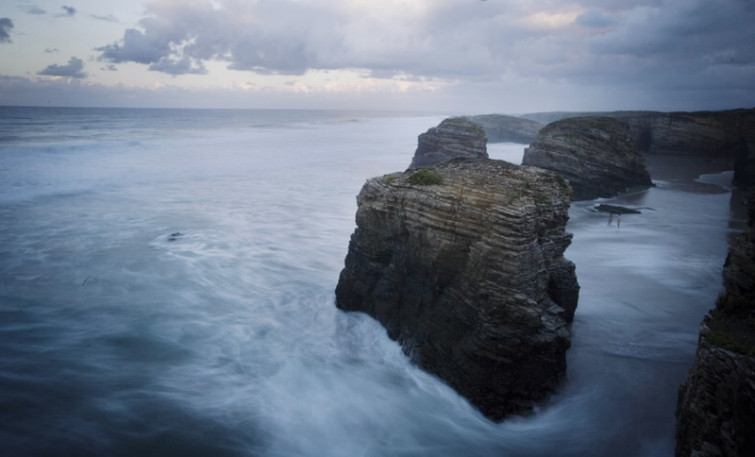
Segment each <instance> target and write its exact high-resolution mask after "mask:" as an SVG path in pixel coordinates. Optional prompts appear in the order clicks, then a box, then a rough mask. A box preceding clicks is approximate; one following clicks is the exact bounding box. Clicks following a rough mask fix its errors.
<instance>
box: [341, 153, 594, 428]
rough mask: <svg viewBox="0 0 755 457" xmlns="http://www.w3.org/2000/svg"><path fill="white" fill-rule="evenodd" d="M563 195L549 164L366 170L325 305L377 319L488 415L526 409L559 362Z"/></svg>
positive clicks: (567, 192)
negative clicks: (330, 301)
mask: <svg viewBox="0 0 755 457" xmlns="http://www.w3.org/2000/svg"><path fill="white" fill-rule="evenodd" d="M570 201H571V189H570V187H569V186H568V184H567V183H566V182H565V181H564V180H563V179H562V178H561V177H559V176H558V175H556V174H555V173H552V172H549V171H546V170H542V169H538V168H533V167H519V166H516V165H512V164H509V163H507V162H503V161H496V160H489V159H456V160H451V161H446V162H443V163H441V164H438V165H436V166H434V167H431V168H427V169H422V170H418V171H406V172H404V173H394V174H391V175H386V176H383V177H377V178H372V179H370V180H368V181H367V182H366V184H365V185H364V187H363V188H362V190H361V192H360V193H359V196H358V198H357V203H358V210H357V215H356V222H357V228H356V231H355V232H354V234H353V235H352V237H351V241H350V243H349V251H348V255H347V256H346V261H345V268H344V269H343V271H342V272H341V275H340V278H339V282H338V286H337V288H336V305H337V306H338V308H340V309H343V310H349V311H362V312H365V313H367V314H369V315H370V316H372V317H374V318H375V319H377V320H378V321H380V322H381V323H382V324H383V325H384V326H385V328H386V329H387V332H388V335H389V336H390V337H391V338H393V339H395V340H398V341H399V342H400V343H401V345H402V348H403V349H404V351H405V352H406V353H407V354H408V355H409V356H411V358H412V359H413V360H414V361H415V362H416V363H417V364H418V365H419V366H421V367H422V368H424V369H425V370H427V371H429V372H431V373H434V374H436V375H437V376H439V377H440V378H442V379H444V380H445V381H446V382H447V383H448V384H450V385H451V386H452V387H453V388H454V389H456V390H457V391H458V392H459V393H460V394H462V395H463V396H465V397H466V398H467V399H469V400H470V402H471V403H472V404H474V405H476V406H477V407H478V408H479V409H480V410H481V411H482V412H483V413H484V414H485V415H487V416H488V417H490V418H491V419H494V420H499V419H502V418H504V417H506V416H507V415H509V414H513V413H520V412H522V411H525V410H527V409H528V408H530V407H531V406H532V404H533V402H535V401H538V400H540V399H542V398H543V397H544V396H546V395H547V394H548V393H549V392H551V391H552V390H553V389H554V388H555V387H556V386H557V385H558V383H559V381H560V380H561V379H562V377H563V376H564V373H565V369H566V360H565V352H566V350H567V348H568V347H569V345H570V332H569V326H568V324H569V322H570V321H571V320H572V318H573V315H574V310H575V308H576V305H577V297H578V291H579V286H578V285H577V281H576V276H575V271H574V265H573V264H572V262H570V261H569V260H567V259H565V258H564V256H563V253H564V250H565V249H566V247H567V246H568V245H569V244H570V242H571V234H569V233H566V232H565V230H564V229H565V225H566V222H567V219H568V214H567V211H568V208H569V204H570Z"/></svg>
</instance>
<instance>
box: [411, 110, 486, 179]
mask: <svg viewBox="0 0 755 457" xmlns="http://www.w3.org/2000/svg"><path fill="white" fill-rule="evenodd" d="M487 143H488V140H487V138H486V137H485V131H484V130H483V129H482V127H481V126H480V125H479V124H476V123H474V122H472V121H470V120H468V119H464V118H462V117H452V118H448V119H445V120H443V122H441V123H440V124H438V126H437V127H433V128H431V129H429V130H428V131H427V132H425V133H423V134H421V135H420V136H419V138H418V140H417V150H416V151H415V153H414V158H413V159H412V163H411V165H409V169H410V170H413V169H416V168H422V167H428V166H430V165H435V164H436V163H440V162H444V161H446V160H449V159H454V158H457V157H468V158H487V157H488V150H487Z"/></svg>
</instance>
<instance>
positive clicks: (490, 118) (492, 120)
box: [466, 114, 544, 144]
mask: <svg viewBox="0 0 755 457" xmlns="http://www.w3.org/2000/svg"><path fill="white" fill-rule="evenodd" d="M466 118H467V119H469V120H470V121H472V122H474V123H476V124H479V125H480V126H481V127H482V128H483V130H485V135H486V136H487V137H488V141H489V142H491V143H503V142H511V143H523V144H530V143H532V142H533V141H535V139H536V138H537V134H538V132H540V129H542V128H543V127H544V124H541V123H539V122H536V121H533V120H530V119H525V118H522V117H516V116H506V115H504V114H480V115H477V116H467V117H466Z"/></svg>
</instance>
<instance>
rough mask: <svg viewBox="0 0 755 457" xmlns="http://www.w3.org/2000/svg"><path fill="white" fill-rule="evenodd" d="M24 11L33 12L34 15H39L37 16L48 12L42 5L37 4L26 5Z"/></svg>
mask: <svg viewBox="0 0 755 457" xmlns="http://www.w3.org/2000/svg"><path fill="white" fill-rule="evenodd" d="M24 11H26V13H27V14H33V15H37V16H41V15H44V14H47V11H45V10H43V9H42V8H40V7H38V6H36V5H31V6H28V7H26V9H25V10H24Z"/></svg>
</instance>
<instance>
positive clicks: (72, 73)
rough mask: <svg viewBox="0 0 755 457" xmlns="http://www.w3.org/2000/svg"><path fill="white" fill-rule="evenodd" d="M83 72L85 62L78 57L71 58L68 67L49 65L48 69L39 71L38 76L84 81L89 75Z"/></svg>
mask: <svg viewBox="0 0 755 457" xmlns="http://www.w3.org/2000/svg"><path fill="white" fill-rule="evenodd" d="M83 70H84V61H83V60H81V59H79V58H77V57H71V58H70V59H69V60H68V64H67V65H57V64H53V65H48V66H47V68H45V69H44V70H41V71H38V72H37V74H38V75H43V76H63V77H67V78H77V79H83V78H86V77H87V74H86V73H84V71H83Z"/></svg>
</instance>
